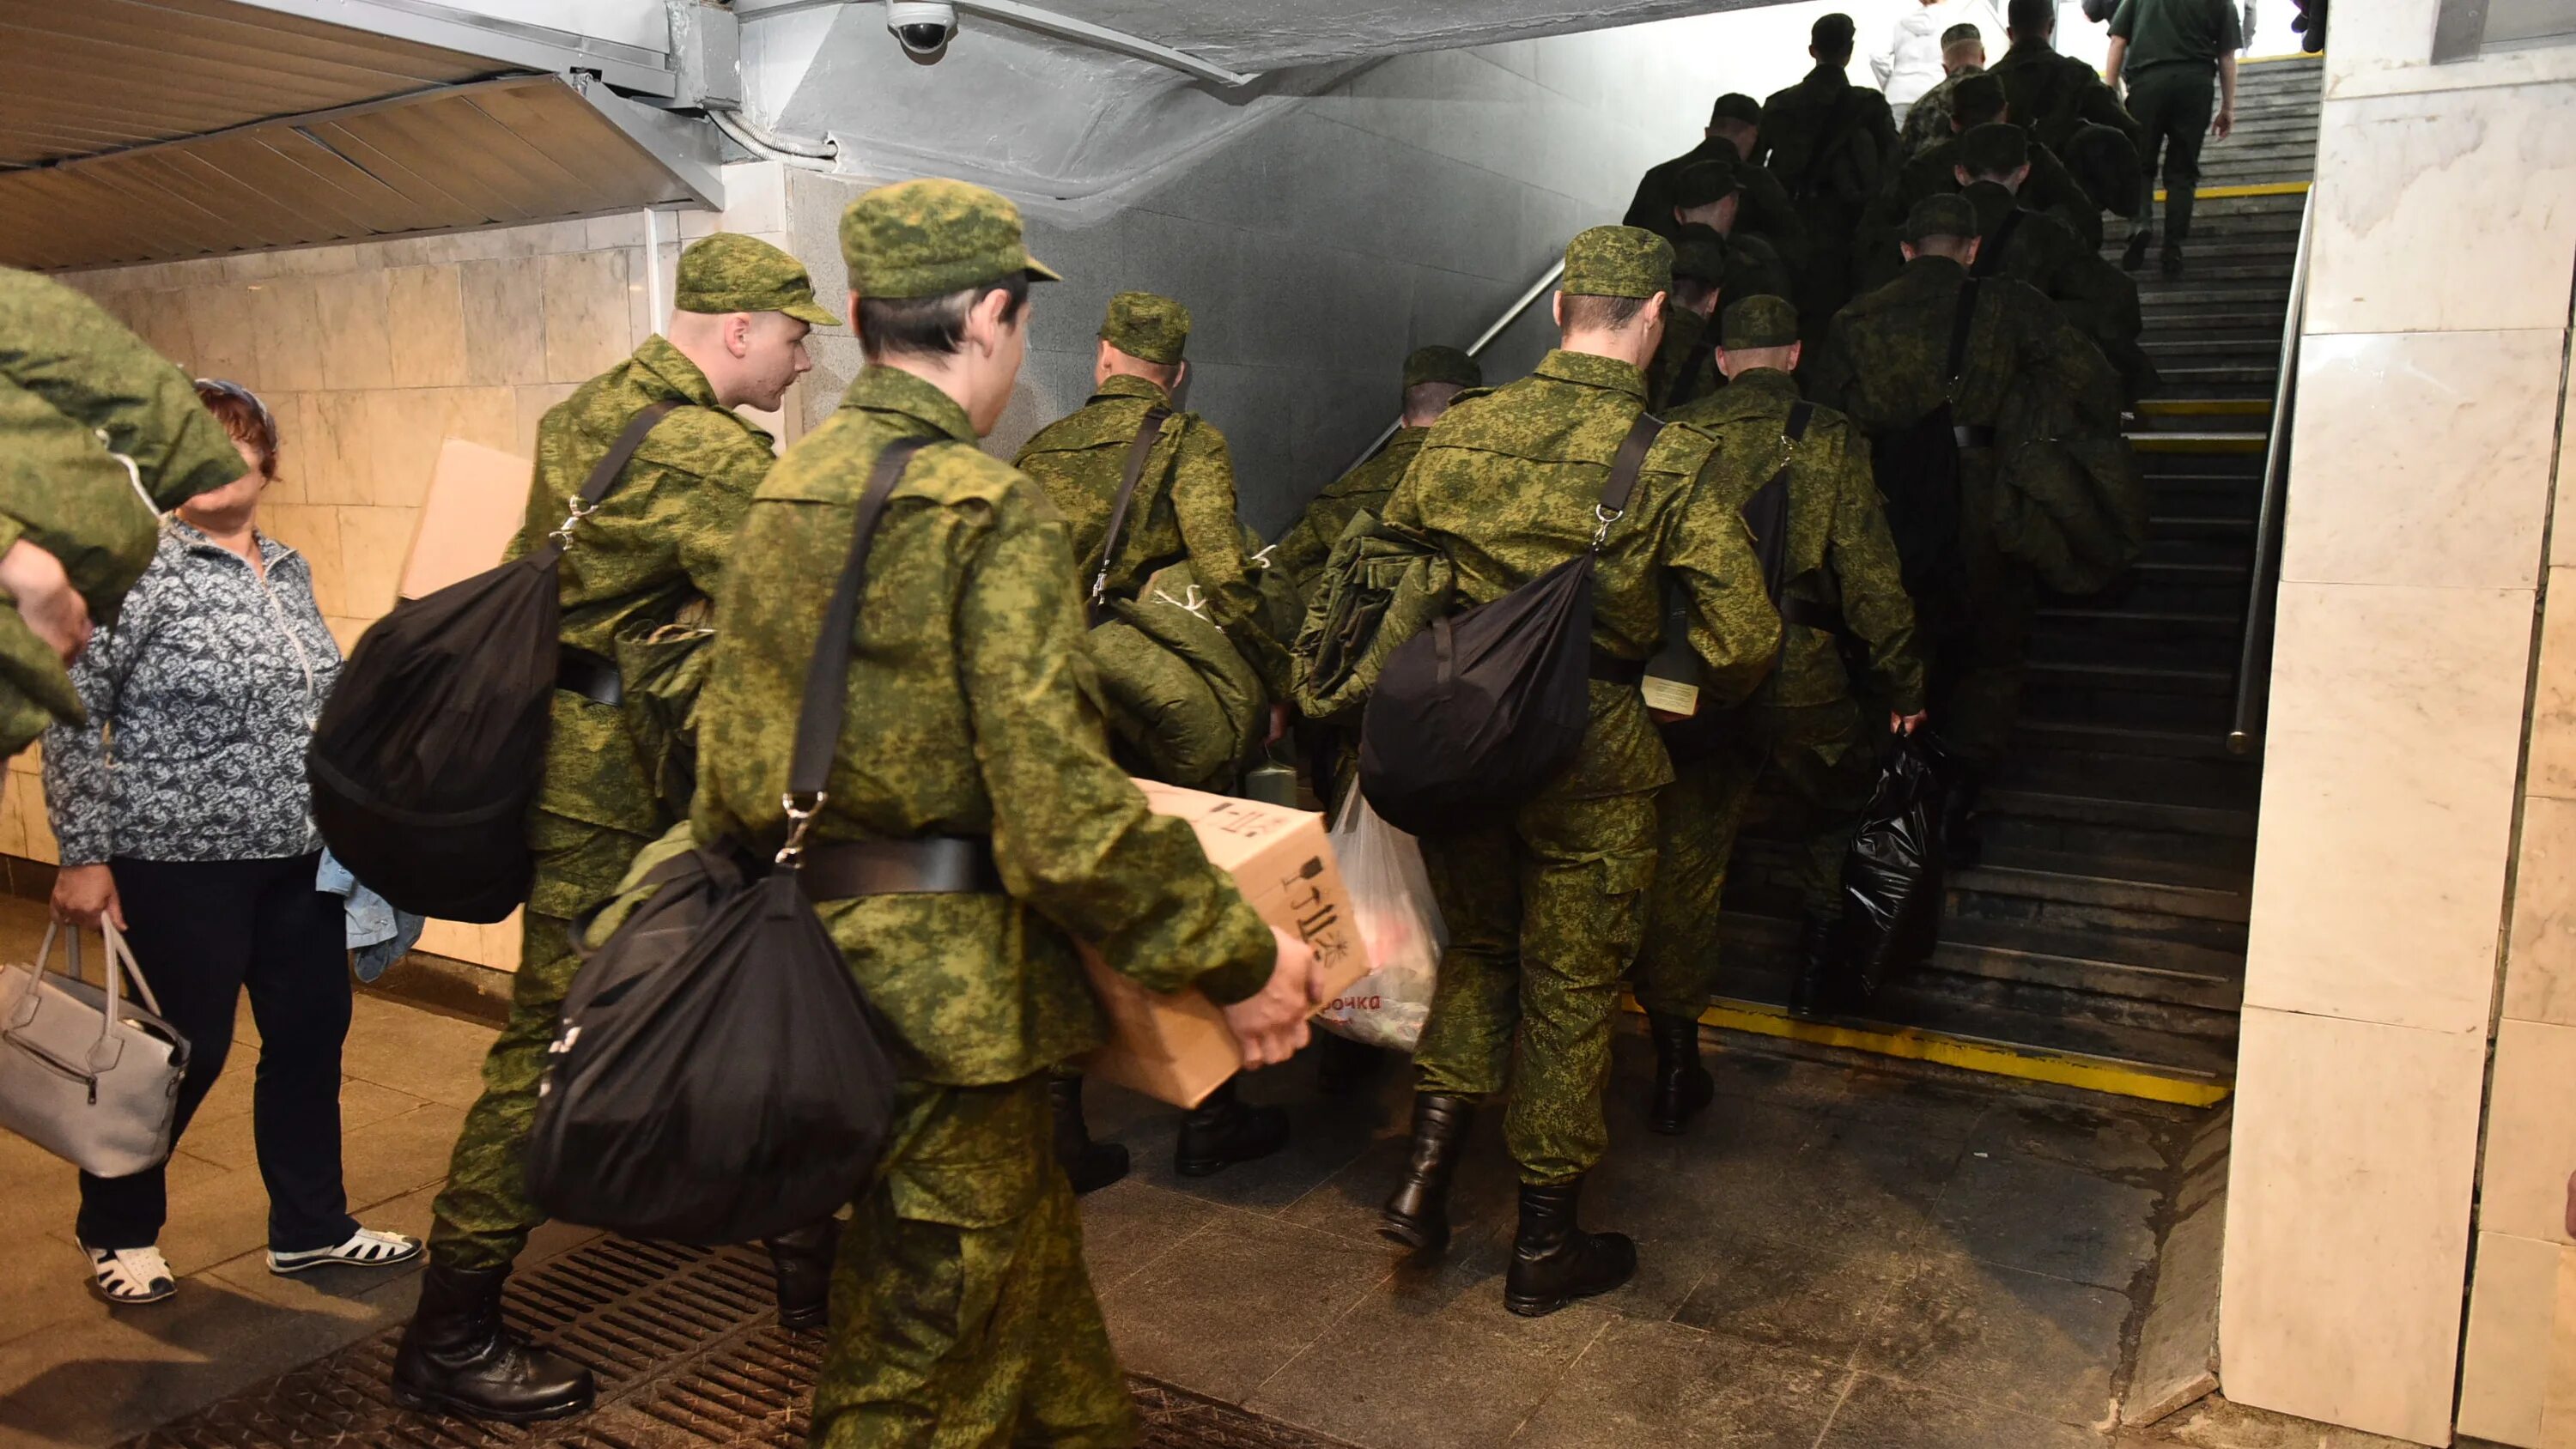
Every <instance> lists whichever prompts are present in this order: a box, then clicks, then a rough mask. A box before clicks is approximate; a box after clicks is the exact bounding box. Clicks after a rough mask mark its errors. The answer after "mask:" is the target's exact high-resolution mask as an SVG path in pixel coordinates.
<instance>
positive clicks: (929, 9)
mask: <svg viewBox="0 0 2576 1449" xmlns="http://www.w3.org/2000/svg"><path fill="white" fill-rule="evenodd" d="M886 29H887V30H889V31H891V32H893V34H894V38H895V43H896V44H898V45H900V46H902V47H903V53H904V54H906V55H909V56H911V57H912V58H913V59H915V60H937V59H938V58H939V55H940V52H942V51H944V50H946V49H947V48H948V42H950V41H951V40H954V39H956V38H957V7H956V6H954V5H951V4H949V3H948V0H891V3H889V4H888V5H887V6H886Z"/></svg>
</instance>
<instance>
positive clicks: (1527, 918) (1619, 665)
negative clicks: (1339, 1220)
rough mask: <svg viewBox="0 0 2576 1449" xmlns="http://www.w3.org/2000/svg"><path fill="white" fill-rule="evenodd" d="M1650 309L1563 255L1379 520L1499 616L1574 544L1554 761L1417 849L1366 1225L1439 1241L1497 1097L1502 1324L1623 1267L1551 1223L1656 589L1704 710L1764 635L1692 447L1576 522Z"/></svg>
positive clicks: (1633, 883)
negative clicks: (1517, 799)
mask: <svg viewBox="0 0 2576 1449" xmlns="http://www.w3.org/2000/svg"><path fill="white" fill-rule="evenodd" d="M1671 286H1672V248H1671V245H1670V244H1669V243H1667V242H1665V241H1664V240H1663V239H1662V238H1661V237H1658V236H1656V235H1654V234H1653V233H1651V232H1647V231H1642V230H1639V229H1636V228H1633V227H1595V228H1593V229H1591V230H1590V231H1586V232H1584V233H1582V234H1581V235H1579V236H1577V237H1576V238H1575V239H1574V240H1573V242H1572V243H1571V244H1570V245H1569V246H1567V248H1566V253H1565V276H1564V280H1563V282H1562V283H1561V284H1560V290H1559V292H1558V294H1557V302H1556V309H1557V320H1558V322H1559V323H1560V324H1561V325H1562V326H1563V328H1564V343H1563V345H1562V346H1561V347H1559V348H1558V349H1557V350H1556V351H1553V352H1550V353H1549V354H1548V355H1547V357H1546V358H1545V359H1544V360H1543V361H1541V362H1540V363H1539V365H1538V369H1537V371H1536V372H1534V373H1533V374H1531V375H1530V376H1529V377H1526V378H1523V379H1522V380H1520V381H1518V382H1515V383H1512V384H1510V385H1508V386H1505V387H1502V388H1498V389H1496V390H1495V391H1494V392H1492V393H1490V394H1487V395H1485V396H1482V397H1476V398H1471V399H1468V400H1466V401H1464V402H1461V403H1459V404H1458V405H1457V406H1455V407H1453V408H1451V409H1450V410H1449V414H1448V416H1446V417H1444V418H1442V419H1441V420H1440V422H1439V424H1438V425H1437V426H1435V427H1434V428H1432V430H1431V436H1430V438H1429V439H1428V440H1426V441H1425V442H1424V443H1423V445H1422V452H1421V455H1420V456H1419V457H1417V458H1416V459H1415V460H1414V464H1413V470H1412V471H1411V472H1410V473H1407V474H1406V475H1405V479H1404V483H1403V485H1402V486H1401V487H1399V488H1397V489H1396V492H1395V497H1394V498H1392V499H1390V500H1389V501H1388V503H1387V521H1388V522H1389V523H1391V524H1394V525H1397V526H1399V527H1402V528H1407V529H1411V530H1413V531H1414V532H1416V533H1418V534H1420V535H1422V536H1424V537H1425V538H1427V539H1429V540H1431V541H1432V542H1433V543H1434V545H1435V546H1437V547H1438V548H1440V549H1441V550H1442V552H1444V553H1445V554H1446V555H1447V556H1448V558H1449V561H1450V563H1451V565H1452V566H1453V567H1454V569H1455V570H1456V588H1457V591H1458V593H1459V595H1460V603H1462V604H1464V605H1479V604H1486V603H1490V602H1492V601H1494V600H1496V599H1498V598H1501V597H1502V596H1503V595H1505V594H1507V593H1509V592H1511V591H1512V590H1514V589H1517V588H1519V587H1520V586H1522V585H1524V584H1526V583H1528V582H1530V581H1531V580H1533V579H1535V578H1536V577H1538V576H1539V575H1540V574H1542V573H1545V572H1547V571H1548V570H1549V569H1552V568H1554V567H1556V566H1557V565H1559V564H1562V563H1565V562H1567V561H1568V560H1571V559H1574V558H1577V557H1579V556H1581V554H1582V553H1583V551H1584V549H1585V548H1586V546H1587V545H1590V544H1593V543H1594V541H1595V539H1596V537H1597V539H1598V552H1597V554H1596V557H1595V560H1594V569H1595V572H1594V592H1593V616H1592V637H1591V639H1590V641H1589V647H1590V650H1591V653H1592V672H1593V683H1592V685H1591V706H1592V715H1591V722H1590V726H1589V728H1588V729H1587V730H1586V732H1585V734H1584V738H1583V743H1582V745H1581V748H1580V750H1579V751H1578V753H1577V754H1576V756H1575V759H1574V761H1573V763H1572V764H1571V765H1570V766H1568V768H1567V769H1566V771H1565V773H1564V774H1563V775H1561V776H1559V777H1558V778H1557V779H1555V780H1554V781H1552V782H1550V783H1549V784H1548V785H1547V786H1546V787H1544V788H1543V789H1542V790H1541V791H1540V792H1539V793H1538V794H1537V795H1536V796H1535V797H1533V798H1531V799H1530V800H1528V801H1527V802H1525V803H1523V804H1521V805H1520V806H1518V807H1517V808H1516V809H1515V810H1514V811H1513V812H1512V814H1511V816H1510V818H1509V820H1508V823H1505V824H1501V825H1497V826H1488V827H1483V828H1478V829H1474V830H1470V831H1466V832H1463V833H1460V834H1456V835H1449V836H1440V837H1434V838H1431V839H1426V840H1424V841H1423V842H1422V846H1423V861H1424V864H1425V865H1426V866H1427V867H1428V868H1429V871H1430V876H1431V885H1432V891H1433V893H1434V895H1435V896H1436V897H1437V898H1438V900H1439V903H1440V908H1441V912H1442V915H1443V917H1444V918H1445V919H1446V921H1447V923H1448V926H1449V938H1450V939H1449V950H1448V954H1447V956H1446V957H1444V958H1443V960H1442V962H1441V965H1440V981H1439V986H1438V990H1437V993H1436V994H1435V996H1434V998H1433V1000H1432V1004H1431V1017H1430V1020H1429V1022H1428V1023H1427V1024H1426V1025H1425V1026H1424V1028H1423V1032H1422V1040H1421V1044H1420V1046H1419V1047H1418V1048H1417V1050H1416V1052H1415V1057H1414V1059H1415V1062H1416V1065H1417V1066H1418V1068H1419V1073H1420V1075H1419V1080H1418V1082H1417V1094H1416V1096H1415V1099H1414V1102H1415V1105H1414V1119H1413V1144H1412V1153H1411V1157H1410V1160H1409V1161H1408V1163H1407V1164H1406V1167H1405V1169H1404V1173H1403V1177H1402V1180H1401V1181H1400V1182H1399V1184H1398V1186H1397V1188H1396V1191H1395V1193H1394V1195H1393V1196H1392V1197H1391V1198H1389V1200H1388V1202H1387V1204H1386V1208H1385V1224H1384V1228H1383V1231H1384V1232H1385V1233H1386V1235H1387V1236H1388V1237H1389V1238H1391V1239H1393V1240H1394V1241H1396V1242H1399V1243H1402V1244H1405V1245H1406V1246H1408V1247H1411V1248H1414V1249H1416V1250H1430V1249H1435V1248H1436V1247H1438V1246H1439V1245H1441V1244H1442V1243H1445V1242H1446V1240H1447V1237H1448V1231H1449V1223H1448V1203H1447V1198H1448V1189H1449V1183H1450V1180H1451V1177H1452V1174H1453V1173H1454V1172H1455V1170H1456V1167H1457V1162H1458V1156H1459V1153H1460V1151H1461V1148H1462V1144H1463V1142H1464V1139H1465V1136H1466V1129H1467V1123H1468V1119H1469V1117H1470V1116H1471V1115H1472V1112H1473V1107H1472V1103H1473V1101H1474V1100H1475V1099H1476V1098H1479V1097H1489V1096H1492V1095H1495V1094H1497V1093H1504V1092H1506V1091H1508V1094H1509V1097H1510V1103H1509V1108H1508V1112H1507V1115H1506V1116H1505V1119H1504V1124H1503V1132H1504V1137H1505V1140H1506V1141H1507V1142H1508V1143H1509V1144H1510V1147H1511V1152H1512V1157H1513V1160H1514V1161H1515V1162H1516V1163H1518V1165H1519V1169H1520V1180H1521V1192H1520V1225H1519V1231H1518V1234H1517V1237H1516V1238H1515V1241H1514V1244H1513V1249H1512V1262H1511V1267H1510V1270H1509V1272H1508V1274H1507V1276H1506V1279H1505V1283H1504V1304H1505V1306H1506V1307H1508V1308H1509V1309H1511V1310H1512V1311H1513V1312H1515V1313H1521V1314H1528V1315H1535V1314H1541V1313H1548V1312H1553V1311H1554V1310H1556V1309H1558V1308H1561V1307H1563V1306H1565V1305H1566V1304H1567V1303H1569V1302H1571V1301H1573V1300H1574V1299H1576V1298H1579V1297H1583V1296H1587V1295H1591V1294H1596V1293H1604V1292H1607V1291H1609V1290H1610V1289H1613V1288H1616V1287H1617V1286H1619V1284H1621V1283H1623V1282H1625V1281H1626V1280H1627V1278H1628V1277H1629V1275H1630V1274H1631V1273H1633V1272H1634V1271H1635V1269H1636V1261H1637V1258H1636V1246H1635V1244H1634V1243H1632V1242H1630V1241H1629V1240H1628V1239H1627V1238H1625V1237H1622V1236H1620V1235H1618V1234H1615V1233H1605V1234H1599V1235H1595V1234H1592V1233H1587V1232H1584V1231H1583V1230H1581V1229H1580V1228H1579V1227H1578V1226H1577V1225H1576V1207H1577V1199H1578V1197H1579V1194H1580V1190H1581V1187H1582V1183H1583V1178H1584V1175H1585V1174H1586V1173H1588V1172H1589V1171H1591V1169H1592V1168H1593V1166H1594V1165H1595V1164H1596V1163H1598V1162H1599V1161H1600V1160H1601V1154H1602V1152H1603V1150H1604V1148H1605V1147H1606V1146H1607V1142H1608V1130H1607V1128H1606V1126H1605V1124H1604V1122H1603V1118H1602V1111H1601V1092H1602V1088H1603V1085H1604V1083H1605V1081H1606V1080H1607V1077H1608V1074H1609V1067H1610V1017H1611V1013H1612V1011H1613V1010H1615V1008H1616V1006H1617V1002H1618V991H1619V985H1618V983H1619V978H1620V976H1621V975H1622V974H1624V973H1625V972H1626V970H1627V968H1628V964H1629V961H1630V960H1631V958H1633V957H1634V956H1635V954H1636V950H1637V944H1638V936H1639V933H1640V931H1641V930H1642V929H1643V927H1644V924H1645V900H1646V887H1647V885H1648V883H1649V882H1650V881H1651V880H1652V878H1653V876H1654V866H1655V792H1656V791H1657V790H1659V789H1661V788H1663V786H1665V785H1666V784H1668V783H1670V781H1671V780H1672V762H1671V760H1670V759H1669V758H1667V757H1666V755H1665V753H1664V746H1663V742H1662V741H1661V740H1659V739H1657V738H1656V735H1655V730H1654V725H1653V723H1652V722H1651V721H1650V720H1649V719H1648V718H1647V714H1646V706H1645V701H1644V699H1643V698H1642V697H1641V696H1640V695H1639V693H1638V689H1637V684H1638V681H1639V679H1640V678H1641V677H1642V674H1643V663H1642V661H1643V660H1644V659H1645V658H1646V657H1647V656H1648V655H1649V654H1651V653H1653V652H1654V650H1655V648H1656V646H1657V644H1658V642H1659V641H1660V640H1661V638H1662V636H1663V633H1664V627H1665V625H1664V614H1665V607H1664V605H1665V598H1666V595H1667V590H1668V589H1670V590H1674V591H1678V593H1679V594H1680V595H1681V596H1682V597H1683V598H1685V599H1687V601H1688V607H1687V616H1688V624H1687V632H1688V638H1689V644H1690V647H1691V649H1692V652H1693V653H1694V654H1696V655H1697V657H1698V658H1699V660H1700V661H1701V662H1702V665H1703V667H1704V669H1705V671H1706V676H1705V679H1704V688H1705V689H1706V690H1707V692H1708V696H1709V698H1710V699H1711V700H1712V702H1713V703H1715V704H1717V705H1719V706H1723V705H1726V704H1729V703H1732V702H1733V701H1734V700H1736V699H1739V698H1741V697H1743V696H1744V695H1745V694H1747V693H1748V692H1750V691H1751V689H1752V688H1753V686H1754V685H1755V684H1756V683H1757V682H1758V681H1759V680H1760V679H1761V677H1762V674H1763V673H1764V671H1766V670H1767V669H1768V668H1769V667H1770V663H1771V659H1772V655H1773V652H1774V650H1775V647H1776V646H1777V644H1778V642H1779V637H1780V621H1779V617H1778V615H1776V614H1774V613H1773V612H1772V610H1771V605H1770V603H1769V601H1768V600H1767V599H1766V598H1765V597H1764V595H1763V591H1762V581H1761V572H1760V566H1759V564H1758V563H1757V562H1756V561H1755V559H1754V557H1753V554H1752V551H1751V548H1750V540H1749V538H1748V536H1747V534H1746V532H1745V528H1744V524H1743V521H1742V520H1741V519H1739V518H1737V517H1735V516H1734V515H1732V514H1729V513H1727V512H1725V511H1724V510H1722V509H1714V508H1702V507H1698V506H1696V504H1695V495H1694V490H1697V489H1702V488H1705V487H1707V486H1710V484H1709V479H1710V477H1711V476H1712V475H1713V472H1714V468H1713V460H1714V459H1715V456H1716V453H1715V449H1716V440H1715V439H1713V438H1711V437H1710V436H1709V435H1708V434H1706V433H1703V432H1700V431H1699V430H1697V429H1695V428H1691V427H1688V426H1673V427H1666V428H1664V429H1663V430H1662V432H1661V434H1660V436H1659V437H1658V438H1657V439H1656V440H1655V443H1654V445H1653V447H1652V448H1651V449H1649V450H1648V452H1647V454H1646V457H1645V464H1644V468H1643V471H1642V472H1641V473H1640V474H1639V476H1638V479H1637V484H1636V488H1635V491H1634V492H1633V493H1632V494H1631V495H1630V497H1629V499H1628V502H1627V505H1626V508H1625V509H1624V510H1623V511H1622V512H1620V513H1619V514H1617V515H1615V516H1610V515H1604V514H1602V513H1601V512H1600V501H1601V490H1602V487H1603V484H1604V483H1605V482H1606V481H1607V479H1608V476H1609V473H1610V467H1611V462H1612V459H1613V458H1614V457H1615V456H1616V454H1617V453H1618V451H1619V448H1620V445H1621V443H1622V442H1623V441H1624V440H1625V439H1626V437H1627V435H1628V433H1629V431H1630V429H1631V428H1632V427H1633V426H1634V425H1635V423H1636V421H1637V419H1638V416H1639V415H1640V414H1641V413H1643V412H1644V411H1645V406H1646V388H1645V364H1646V363H1647V362H1648V361H1649V360H1650V359H1652V358H1653V356H1654V354H1655V348H1656V345H1657V343H1658V342H1659V341H1660V334H1661V332H1662V329H1663V313H1664V308H1665V305H1666V297H1667V295H1668V294H1669V292H1670V290H1671ZM1605 519H1606V522H1605V521H1604V520H1605Z"/></svg>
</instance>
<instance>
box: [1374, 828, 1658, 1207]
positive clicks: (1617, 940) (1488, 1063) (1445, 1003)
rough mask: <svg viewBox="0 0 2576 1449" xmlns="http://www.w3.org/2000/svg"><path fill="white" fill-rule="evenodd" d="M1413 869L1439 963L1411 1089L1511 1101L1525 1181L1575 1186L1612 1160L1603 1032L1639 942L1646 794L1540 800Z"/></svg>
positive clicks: (1434, 847) (1508, 1128)
mask: <svg viewBox="0 0 2576 1449" xmlns="http://www.w3.org/2000/svg"><path fill="white" fill-rule="evenodd" d="M1422 860H1423V864H1424V866H1425V867H1426V868H1427V869H1428V871H1429V874H1430V877H1431V893H1432V895H1433V897H1434V898H1435V899H1437V900H1438V901H1439V903H1440V910H1441V914H1442V916H1443V917H1444V918H1445V919H1446V920H1447V922H1448V925H1449V951H1448V954H1447V955H1445V956H1443V957H1442V958H1441V960H1440V981H1439V985H1438V987H1437V988H1436V989H1435V990H1434V991H1433V993H1432V998H1431V1017H1430V1020H1428V1021H1427V1022H1425V1023H1424V1024H1423V1028H1422V1042H1421V1045H1420V1046H1418V1047H1417V1048H1416V1049H1415V1051H1414V1065H1415V1067H1416V1068H1417V1069H1418V1071H1419V1081H1418V1087H1419V1090H1421V1091H1425V1092H1448V1093H1458V1094H1463V1095H1470V1096H1477V1095H1489V1094H1492V1093H1497V1092H1503V1091H1505V1090H1507V1089H1508V1091H1509V1092H1510V1096H1511V1102H1510V1106H1509V1108H1508V1110H1507V1111H1506V1112H1505V1114H1504V1118H1503V1134H1504V1138H1505V1140H1506V1141H1507V1142H1508V1143H1509V1144H1510V1146H1511V1152H1512V1157H1513V1159H1514V1160H1515V1161H1516V1162H1518V1163H1519V1164H1520V1172H1521V1180H1522V1181H1524V1182H1528V1183H1533V1184H1538V1185H1542V1186H1545V1185H1550V1184H1555V1183H1562V1182H1568V1181H1571V1180H1573V1179H1575V1178H1577V1177H1580V1176H1582V1175H1583V1174H1584V1173H1586V1172H1588V1171H1590V1170H1591V1169H1592V1167H1593V1165H1594V1164H1596V1163H1598V1162H1599V1161H1600V1160H1601V1154H1602V1151H1603V1150H1604V1149H1605V1148H1606V1147H1607V1146H1608V1145H1609V1139H1610V1131H1609V1126H1608V1124H1607V1123H1606V1122H1605V1121H1604V1120H1603V1118H1602V1115H1601V1089H1602V1087H1603V1085H1604V1084H1605V1083H1606V1082H1607V1081H1608V1080H1609V1074H1610V1018H1611V1013H1612V1012H1613V1011H1615V1010H1616V1009H1617V1007H1618V1004H1619V978H1620V977H1621V976H1622V975H1624V974H1626V972H1627V970H1628V963H1629V961H1630V960H1631V959H1632V958H1634V957H1635V955H1636V954H1637V942H1638V938H1639V936H1640V935H1641V934H1642V932H1643V931H1644V928H1645V918H1646V886H1647V883H1648V882H1649V881H1650V880H1651V879H1652V878H1653V876H1654V873H1655V797H1654V795H1653V794H1652V793H1651V792H1644V793H1638V794H1631V795H1612V796H1606V797H1603V798H1599V799H1590V800H1544V799H1543V800H1539V801H1535V802H1533V803H1531V804H1528V805H1524V806H1522V807H1521V808H1520V809H1519V810H1518V811H1517V812H1516V813H1515V814H1514V816H1513V819H1512V821H1511V823H1510V824H1508V825H1504V826H1499V827H1495V828H1492V829H1487V830H1480V831H1474V832H1470V833H1467V834H1462V835H1453V836H1444V837H1435V838H1431V839H1426V840H1424V841H1423V842H1422ZM1515 1046H1517V1047H1518V1058H1519V1059H1518V1064H1517V1066H1515V1064H1514V1048H1515Z"/></svg>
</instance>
